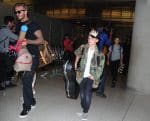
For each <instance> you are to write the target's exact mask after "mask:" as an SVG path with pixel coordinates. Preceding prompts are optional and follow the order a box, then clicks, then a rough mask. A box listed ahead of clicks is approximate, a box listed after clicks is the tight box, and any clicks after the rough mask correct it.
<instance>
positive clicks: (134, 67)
mask: <svg viewBox="0 0 150 121" xmlns="http://www.w3.org/2000/svg"><path fill="white" fill-rule="evenodd" d="M127 81H128V82H127V86H128V87H129V88H132V89H134V90H137V91H139V92H142V93H144V94H150V0H136V7H135V18H134V27H133V35H132V46H131V57H130V66H129V74H128V79H127Z"/></svg>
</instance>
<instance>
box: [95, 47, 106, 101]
mask: <svg viewBox="0 0 150 121" xmlns="http://www.w3.org/2000/svg"><path fill="white" fill-rule="evenodd" d="M102 53H103V54H104V55H105V60H107V54H108V49H107V46H106V45H105V46H103V48H102ZM107 74H108V73H107V63H106V61H105V65H104V69H103V73H102V75H101V77H100V83H99V86H98V89H97V91H96V94H97V96H100V97H103V98H106V97H107V96H106V94H105V93H104V91H105V83H106V77H107Z"/></svg>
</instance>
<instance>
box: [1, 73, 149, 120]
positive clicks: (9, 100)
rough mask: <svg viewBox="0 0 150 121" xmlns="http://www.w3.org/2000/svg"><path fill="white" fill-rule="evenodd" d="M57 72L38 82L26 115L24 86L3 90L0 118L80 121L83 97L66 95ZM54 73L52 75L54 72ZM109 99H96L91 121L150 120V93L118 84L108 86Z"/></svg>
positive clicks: (90, 115) (94, 96) (90, 112)
mask: <svg viewBox="0 0 150 121" xmlns="http://www.w3.org/2000/svg"><path fill="white" fill-rule="evenodd" d="M59 72H60V70H59V71H58V72H56V71H54V72H53V73H54V74H55V76H52V75H50V73H48V74H47V78H45V79H44V78H41V77H40V76H39V75H40V74H38V78H37V83H36V98H37V105H36V108H35V109H33V110H32V111H31V112H30V113H29V115H28V117H27V118H25V119H20V118H19V113H20V111H21V109H22V107H21V103H22V102H21V96H22V86H21V83H20V82H19V84H18V86H17V87H15V88H9V89H7V90H6V91H5V92H4V91H0V121H80V118H78V117H77V116H76V112H80V111H81V108H80V99H78V100H71V99H68V98H66V96H65V91H64V81H63V77H62V76H61V75H59ZM54 74H53V75H54ZM106 94H107V96H108V97H107V98H106V99H103V98H101V97H97V96H96V94H95V93H93V100H92V104H91V108H90V111H89V115H88V121H150V95H149V96H148V95H140V94H137V93H136V92H133V91H131V90H127V89H123V88H122V86H120V85H119V84H118V86H117V87H116V88H115V89H112V88H110V86H109V83H108V84H107V87H106Z"/></svg>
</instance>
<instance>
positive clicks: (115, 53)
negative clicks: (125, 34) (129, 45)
mask: <svg viewBox="0 0 150 121" xmlns="http://www.w3.org/2000/svg"><path fill="white" fill-rule="evenodd" d="M107 64H108V65H110V68H111V76H112V84H111V87H112V88H115V86H116V82H117V75H118V68H119V66H121V65H123V48H122V47H121V45H120V38H119V37H115V38H114V44H113V45H111V46H110V47H109V53H108V59H107Z"/></svg>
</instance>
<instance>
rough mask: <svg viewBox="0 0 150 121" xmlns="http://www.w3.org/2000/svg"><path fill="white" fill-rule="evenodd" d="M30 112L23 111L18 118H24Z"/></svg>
mask: <svg viewBox="0 0 150 121" xmlns="http://www.w3.org/2000/svg"><path fill="white" fill-rule="evenodd" d="M29 111H30V110H27V109H23V110H22V111H21V113H20V115H19V117H20V118H26V117H27V116H28V113H29Z"/></svg>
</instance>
